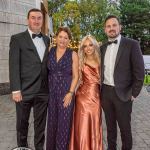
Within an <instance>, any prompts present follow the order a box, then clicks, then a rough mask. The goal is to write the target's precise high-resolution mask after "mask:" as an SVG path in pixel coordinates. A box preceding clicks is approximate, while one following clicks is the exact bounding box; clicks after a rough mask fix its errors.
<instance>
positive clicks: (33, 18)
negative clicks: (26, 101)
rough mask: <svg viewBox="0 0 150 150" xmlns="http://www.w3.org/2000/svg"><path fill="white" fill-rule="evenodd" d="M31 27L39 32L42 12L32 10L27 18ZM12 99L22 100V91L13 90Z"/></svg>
mask: <svg viewBox="0 0 150 150" xmlns="http://www.w3.org/2000/svg"><path fill="white" fill-rule="evenodd" d="M27 22H28V27H29V29H30V30H31V31H32V32H34V33H39V32H40V31H41V27H42V25H43V15H42V13H41V12H30V15H29V18H28V20H27ZM12 99H13V100H14V101H15V102H20V101H21V100H22V94H21V91H17V92H15V93H14V92H13V93H12Z"/></svg>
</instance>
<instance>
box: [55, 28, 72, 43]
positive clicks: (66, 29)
mask: <svg viewBox="0 0 150 150" xmlns="http://www.w3.org/2000/svg"><path fill="white" fill-rule="evenodd" d="M61 31H64V32H66V33H67V34H68V37H69V39H70V40H71V38H72V36H71V31H70V28H69V27H59V28H58V30H57V32H56V36H58V34H59V33H60V32H61Z"/></svg>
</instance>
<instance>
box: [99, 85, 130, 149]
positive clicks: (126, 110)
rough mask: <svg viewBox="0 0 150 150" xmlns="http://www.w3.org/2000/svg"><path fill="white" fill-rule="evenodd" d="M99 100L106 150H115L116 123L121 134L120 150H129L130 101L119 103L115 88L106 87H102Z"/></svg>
mask: <svg viewBox="0 0 150 150" xmlns="http://www.w3.org/2000/svg"><path fill="white" fill-rule="evenodd" d="M101 100H102V108H103V110H104V113H105V120H106V126H107V141H108V150H116V149H117V148H116V146H117V144H116V141H117V123H118V126H119V128H120V132H121V140H122V150H131V149H132V133H131V112H132V101H131V100H129V101H127V102H123V101H121V100H120V99H119V98H118V96H117V94H116V92H115V88H114V87H112V86H108V85H102V93H101Z"/></svg>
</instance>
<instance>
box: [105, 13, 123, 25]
mask: <svg viewBox="0 0 150 150" xmlns="http://www.w3.org/2000/svg"><path fill="white" fill-rule="evenodd" d="M111 18H115V19H117V21H118V22H119V24H121V21H120V19H119V18H118V17H117V16H115V15H109V16H107V17H106V18H105V21H104V23H105V24H106V22H107V20H109V19H111Z"/></svg>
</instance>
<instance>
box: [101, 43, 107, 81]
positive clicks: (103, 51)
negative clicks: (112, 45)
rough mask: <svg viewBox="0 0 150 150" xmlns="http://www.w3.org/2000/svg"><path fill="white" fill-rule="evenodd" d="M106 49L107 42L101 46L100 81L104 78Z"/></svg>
mask: <svg viewBox="0 0 150 150" xmlns="http://www.w3.org/2000/svg"><path fill="white" fill-rule="evenodd" d="M106 49H107V44H106V43H105V44H104V45H103V46H102V47H101V72H102V73H101V78H102V81H103V79H104V58H105V53H106Z"/></svg>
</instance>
